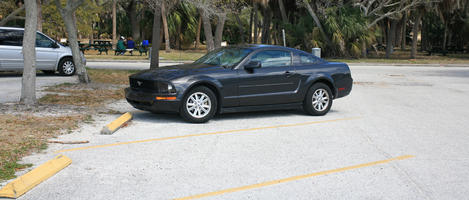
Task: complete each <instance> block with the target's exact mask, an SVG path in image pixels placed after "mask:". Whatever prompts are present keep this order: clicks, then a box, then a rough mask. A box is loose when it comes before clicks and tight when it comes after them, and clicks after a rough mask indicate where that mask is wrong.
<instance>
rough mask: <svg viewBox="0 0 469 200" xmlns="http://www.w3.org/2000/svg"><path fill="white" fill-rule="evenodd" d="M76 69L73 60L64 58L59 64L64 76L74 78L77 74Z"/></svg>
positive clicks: (60, 71) (61, 73)
mask: <svg viewBox="0 0 469 200" xmlns="http://www.w3.org/2000/svg"><path fill="white" fill-rule="evenodd" d="M75 71H76V67H75V64H74V63H73V59H72V58H64V59H62V60H60V62H59V73H60V75H63V76H72V75H73V74H75Z"/></svg>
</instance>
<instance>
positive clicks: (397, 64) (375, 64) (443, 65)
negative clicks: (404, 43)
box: [347, 63, 469, 67]
mask: <svg viewBox="0 0 469 200" xmlns="http://www.w3.org/2000/svg"><path fill="white" fill-rule="evenodd" d="M347 65H349V66H394V67H469V63H467V64H409V63H347Z"/></svg>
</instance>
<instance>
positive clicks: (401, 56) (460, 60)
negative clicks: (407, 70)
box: [326, 50, 469, 64]
mask: <svg viewBox="0 0 469 200" xmlns="http://www.w3.org/2000/svg"><path fill="white" fill-rule="evenodd" d="M326 60H329V61H337V62H345V63H384V64H469V54H448V55H447V56H443V55H439V54H434V55H431V56H427V53H426V52H418V53H417V55H416V58H415V59H411V58H410V51H409V50H404V51H402V50H397V51H394V52H393V54H392V55H391V57H390V58H389V59H386V58H384V52H379V53H378V55H376V54H372V55H370V56H368V58H360V59H344V58H326Z"/></svg>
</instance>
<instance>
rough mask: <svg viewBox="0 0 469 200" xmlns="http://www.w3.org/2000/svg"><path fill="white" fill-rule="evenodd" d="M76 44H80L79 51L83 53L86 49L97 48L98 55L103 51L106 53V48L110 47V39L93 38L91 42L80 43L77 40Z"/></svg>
mask: <svg viewBox="0 0 469 200" xmlns="http://www.w3.org/2000/svg"><path fill="white" fill-rule="evenodd" d="M78 45H79V46H80V51H81V52H82V53H85V51H87V50H97V51H99V55H101V54H102V53H103V52H105V53H106V55H107V54H108V50H109V49H111V48H112V44H111V41H106V40H95V41H94V42H93V43H92V44H91V43H81V42H80V41H78Z"/></svg>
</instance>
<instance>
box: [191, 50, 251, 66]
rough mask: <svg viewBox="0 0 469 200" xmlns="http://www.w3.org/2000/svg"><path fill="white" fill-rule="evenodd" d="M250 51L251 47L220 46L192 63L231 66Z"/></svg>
mask: <svg viewBox="0 0 469 200" xmlns="http://www.w3.org/2000/svg"><path fill="white" fill-rule="evenodd" d="M251 52H252V50H251V49H246V48H222V49H218V50H215V51H212V52H210V53H208V54H206V55H205V56H203V57H202V58H199V59H198V60H196V61H195V62H194V63H197V64H201V63H203V64H209V65H220V66H223V67H233V66H235V65H236V64H238V63H239V62H241V60H242V59H243V58H244V57H246V56H247V55H248V54H249V53H251Z"/></svg>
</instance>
